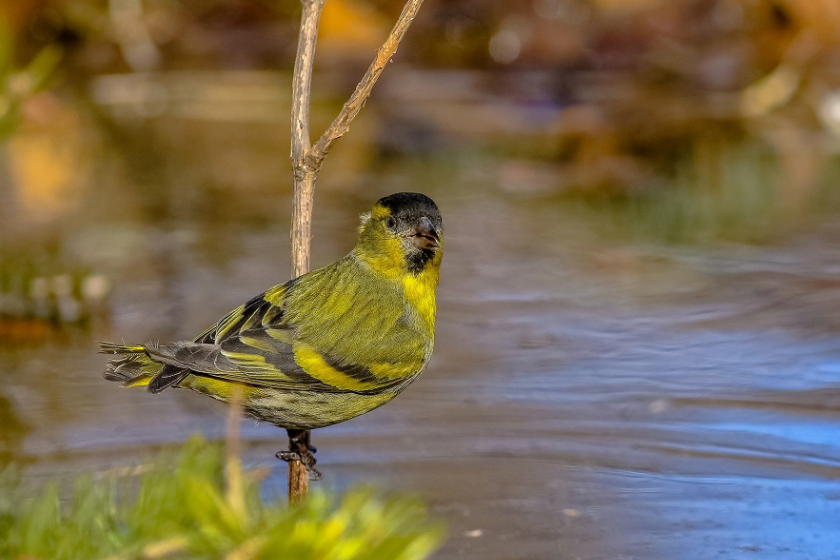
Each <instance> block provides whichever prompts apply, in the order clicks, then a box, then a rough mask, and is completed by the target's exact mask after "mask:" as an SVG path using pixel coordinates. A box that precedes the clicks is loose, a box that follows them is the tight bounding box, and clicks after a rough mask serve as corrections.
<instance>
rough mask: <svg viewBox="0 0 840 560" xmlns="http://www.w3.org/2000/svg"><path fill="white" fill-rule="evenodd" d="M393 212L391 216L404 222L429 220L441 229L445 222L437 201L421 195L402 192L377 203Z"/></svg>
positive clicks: (381, 199)
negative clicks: (425, 218)
mask: <svg viewBox="0 0 840 560" xmlns="http://www.w3.org/2000/svg"><path fill="white" fill-rule="evenodd" d="M377 204H378V205H379V206H383V207H385V208H387V209H388V210H390V211H391V214H392V215H394V216H398V217H400V218H402V219H404V220H413V219H419V218H421V217H423V216H425V217H427V218H429V219H430V220H431V221H432V223H433V224H434V225H435V227H438V228H440V227H441V226H442V225H443V220H442V218H441V216H440V210H438V207H437V204H435V201H434V200H432V199H431V198H429V197H428V196H426V195H425V194H421V193H413V192H400V193H394V194H391V195H388V196H386V197H383V198H380V199H379V201H378V202H377Z"/></svg>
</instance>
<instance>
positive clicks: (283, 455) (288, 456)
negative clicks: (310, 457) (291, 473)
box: [275, 451, 300, 463]
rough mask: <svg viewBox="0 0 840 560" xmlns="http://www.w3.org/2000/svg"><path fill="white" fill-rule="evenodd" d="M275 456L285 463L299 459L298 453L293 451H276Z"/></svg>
mask: <svg viewBox="0 0 840 560" xmlns="http://www.w3.org/2000/svg"><path fill="white" fill-rule="evenodd" d="M275 457H277V458H278V459H280V460H281V461H286V462H287V463H289V462H291V461H300V455H298V454H297V453H296V452H295V451H278V452H277V455H275Z"/></svg>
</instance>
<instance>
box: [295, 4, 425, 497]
mask: <svg viewBox="0 0 840 560" xmlns="http://www.w3.org/2000/svg"><path fill="white" fill-rule="evenodd" d="M325 1H326V0H301V4H302V6H303V13H302V15H301V22H300V36H299V38H298V49H297V57H296V58H295V69H294V77H293V80H292V94H293V98H292V154H291V155H292V169H293V171H294V179H295V195H294V209H293V212H292V278H297V277H298V276H300V275H302V274H305V273H306V272H308V271H309V254H310V238H311V232H312V207H313V203H314V199H315V180H316V179H317V177H318V172H319V171H320V170H321V164H322V163H323V161H324V158H325V157H326V156H327V153H329V151H330V148H331V147H332V145H333V143H335V141H336V140H338V139H339V138H341V137H342V136H343V135H344V134H345V133H346V132H347V131H348V130H349V129H350V123H351V122H352V121H353V119H355V118H356V115H358V114H359V111H361V109H362V107H364V105H365V102H366V101H367V99H368V97H370V93H371V91H372V90H373V86H374V84H375V83H376V81H377V80H378V79H379V76H380V75H381V74H382V71H383V70H384V69H385V66H386V65H387V64H388V62H390V61H391V57H392V56H394V54H395V53H396V52H397V47H398V46H399V44H400V41H402V39H403V37H404V36H405V33H406V31H408V27H409V26H410V25H411V22H412V21H414V17H415V16H416V15H417V11H418V10H419V9H420V6H421V5H422V4H423V0H408V2H406V4H405V7H404V8H403V11H402V13H401V14H400V17H399V19H398V20H397V23H396V24H395V25H394V28H393V29H392V30H391V33H390V34H389V35H388V39H387V40H386V41H385V43H384V44H383V45H382V47H380V48H379V50H377V51H376V58H375V59H374V61H373V62H372V63H371V65H370V67H368V69H367V72H365V75H364V76H363V77H362V80H361V81H360V82H359V85H357V86H356V89H355V90H354V91H353V94H352V95H351V96H350V99H349V100H348V101H347V103H345V104H344V107H343V108H342V109H341V112H340V113H339V114H338V116H337V117H336V118H335V120H334V121H333V122H332V124H331V125H330V127H329V128H328V129H327V130H326V132H324V134H322V135H321V137H320V138H319V139H318V141H317V142H316V143H315V145H314V146H313V145H312V144H311V143H310V142H311V139H310V136H309V100H310V92H311V86H312V65H313V63H314V60H315V43H316V41H317V37H318V22H319V21H320V18H321V11H322V10H323V9H324V2H325ZM290 448H291V446H290ZM308 485H309V474H308V472H307V471H306V468H304V466H303V464H302V463H301V462H300V461H290V462H289V502H290V503H292V504H297V503H300V502H301V501H303V498H304V497H305V496H306V492H307V489H308Z"/></svg>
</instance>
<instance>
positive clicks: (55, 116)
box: [0, 0, 840, 239]
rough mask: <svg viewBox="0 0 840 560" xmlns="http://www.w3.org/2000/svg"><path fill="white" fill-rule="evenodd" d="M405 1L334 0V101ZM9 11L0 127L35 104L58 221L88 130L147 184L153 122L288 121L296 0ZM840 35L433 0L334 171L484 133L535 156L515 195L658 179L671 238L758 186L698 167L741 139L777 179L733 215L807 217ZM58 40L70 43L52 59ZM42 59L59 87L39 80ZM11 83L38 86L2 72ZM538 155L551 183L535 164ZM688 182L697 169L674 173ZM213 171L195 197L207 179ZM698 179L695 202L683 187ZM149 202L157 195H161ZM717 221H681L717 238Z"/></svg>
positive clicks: (728, 2)
mask: <svg viewBox="0 0 840 560" xmlns="http://www.w3.org/2000/svg"><path fill="white" fill-rule="evenodd" d="M401 7H402V1H401V0H330V1H329V2H327V4H326V9H325V12H324V19H323V25H322V27H321V36H320V38H319V57H318V61H319V64H318V65H317V67H316V72H317V73H318V74H319V79H320V80H321V82H322V83H319V85H318V88H317V90H318V92H326V93H327V95H326V98H328V100H329V103H331V104H332V105H334V106H335V107H337V104H338V103H340V102H341V101H343V99H344V98H345V96H346V94H347V92H348V91H349V90H350V88H352V86H353V84H354V83H355V80H356V79H357V78H358V76H359V74H360V72H361V70H362V69H363V68H364V67H365V66H366V65H367V64H368V63H369V60H370V54H371V52H372V50H373V49H374V48H376V46H377V45H378V44H379V42H380V41H381V40H382V38H383V37H384V36H385V35H386V33H387V30H388V28H389V26H390V25H391V23H392V22H393V18H394V17H395V15H396V13H397V12H398V11H399V10H400V8H401ZM0 12H4V13H3V15H2V16H0V17H3V18H4V21H6V22H7V23H6V26H5V28H4V29H2V30H0V38H2V41H3V44H4V45H5V47H4V48H3V49H2V53H0V54H2V56H0V62H2V61H3V60H6V62H5V63H3V64H0V77H2V75H3V74H2V73H3V72H5V73H6V74H7V76H6V79H5V80H4V83H6V84H7V85H6V86H5V87H6V89H5V90H3V91H5V93H0V98H2V99H4V100H5V104H6V106H8V107H9V109H7V110H6V114H7V119H11V120H9V122H12V121H14V122H18V121H23V122H21V126H20V127H19V134H18V135H17V137H16V138H15V140H14V141H13V142H12V143H10V145H9V147H8V150H7V152H8V153H7V156H6V157H7V158H8V162H7V164H6V167H7V168H8V171H7V174H9V175H10V176H11V179H12V180H13V181H14V182H15V183H18V185H17V192H16V193H15V196H16V197H17V201H18V204H19V205H21V206H22V207H23V208H24V210H27V211H31V212H33V213H38V214H40V215H42V216H46V217H47V218H56V217H59V216H60V214H61V212H59V211H58V210H56V209H57V208H59V207H60V206H61V205H62V204H64V205H65V206H66V205H68V203H67V202H66V200H69V199H70V198H71V197H68V196H67V194H68V193H70V192H74V193H76V192H77V193H84V192H86V191H87V190H88V189H89V186H90V182H91V177H90V175H91V173H92V171H91V169H90V168H89V165H90V164H89V162H90V160H91V152H93V151H95V150H97V149H98V147H97V146H98V144H97V142H101V143H103V144H105V145H114V146H122V147H123V148H125V150H126V152H127V153H126V159H127V165H128V166H129V167H131V168H133V169H134V170H137V172H138V173H140V174H144V175H146V176H148V180H147V181H145V184H144V185H143V190H144V191H148V192H149V193H151V192H152V189H160V186H159V185H160V180H159V176H160V174H161V173H162V172H161V171H158V170H159V169H161V168H165V165H166V162H168V161H171V160H172V159H174V157H175V156H178V157H180V158H181V160H188V159H192V158H193V157H194V155H193V154H192V153H179V152H177V151H173V152H172V153H167V149H168V148H167V147H163V148H161V147H159V146H161V145H163V143H164V142H165V140H164V139H162V138H159V137H158V138H155V140H154V142H144V141H140V140H138V139H139V138H143V139H145V138H147V137H148V136H149V135H150V131H154V130H158V129H157V127H156V125H155V122H156V121H158V120H162V119H163V120H167V121H169V123H168V126H173V123H174V122H175V121H178V122H185V121H189V122H190V123H191V125H190V126H193V125H195V124H196V123H197V122H201V121H203V122H216V121H218V120H219V119H220V118H225V119H227V120H229V121H239V122H255V123H262V124H266V125H268V126H271V127H275V128H277V129H279V130H285V129H286V128H287V127H286V126H285V125H284V124H283V123H282V122H281V121H280V119H279V116H278V115H280V116H284V117H285V114H286V112H278V111H277V109H276V108H277V107H278V106H280V105H281V104H284V103H287V102H288V100H287V99H286V98H285V97H284V95H286V93H287V91H288V84H287V83H286V82H285V81H284V80H285V79H286V78H287V77H288V72H289V70H290V68H291V63H292V60H293V53H294V47H295V44H296V34H297V25H298V17H299V5H298V3H297V2H268V1H265V0H250V1H249V0H210V1H198V0H145V1H144V2H138V1H136V0H76V1H72V2H70V1H66V0H37V1H35V0H33V1H31V2H20V3H12V4H7V5H5V6H4V7H3V8H0ZM838 37H840V4H838V3H837V2H835V1H834V0H677V1H672V0H530V1H527V2H503V1H501V0H495V1H486V0H467V1H464V2H442V3H434V4H430V5H429V6H427V7H424V11H423V13H422V16H421V17H420V18H418V21H417V22H416V23H415V25H414V26H413V28H412V32H411V33H410V34H409V36H408V38H407V41H406V44H405V46H404V48H402V49H401V50H400V57H401V59H403V60H404V62H406V64H403V65H401V66H400V68H398V69H395V72H394V75H393V76H390V77H389V78H388V79H387V80H385V81H384V82H383V84H382V85H381V86H380V87H379V88H378V90H377V94H376V95H377V99H378V101H377V107H376V109H375V110H374V111H372V114H373V115H374V116H373V117H368V118H378V119H379V121H380V122H379V125H378V127H379V130H378V131H377V130H374V131H370V130H365V128H364V127H365V124H364V121H360V123H359V124H358V125H357V127H356V130H355V131H354V132H355V135H354V136H355V137H356V138H355V139H354V138H351V137H350V136H348V140H346V141H343V145H347V144H348V143H351V142H355V143H356V144H355V151H354V152H353V153H352V154H349V155H346V157H345V158H344V159H343V160H341V161H340V162H339V163H336V164H335V165H337V166H339V165H340V166H342V167H344V168H345V170H344V173H342V174H341V176H342V177H352V176H356V175H358V174H360V173H364V172H365V170H366V169H367V168H369V167H371V166H375V165H380V164H381V158H382V157H387V156H394V155H397V156H399V155H405V154H411V155H416V154H428V153H434V154H446V153H449V152H451V150H452V149H453V146H459V147H463V146H465V145H466V146H477V147H479V148H480V149H489V150H490V151H491V153H493V154H498V156H499V159H511V160H521V161H522V162H524V164H525V165H527V164H528V163H529V162H535V163H536V164H537V165H538V166H540V169H541V171H539V172H538V173H537V175H539V176H540V177H539V180H538V181H537V183H538V184H537V185H536V186H535V185H534V184H533V183H532V182H530V179H532V178H533V174H531V173H525V174H524V175H522V176H520V177H513V180H511V181H507V184H506V185H505V186H504V188H505V189H506V190H509V191H516V192H519V193H521V194H531V193H533V192H534V191H541V192H545V193H547V194H570V193H571V194H572V195H573V196H574V197H575V198H580V197H589V198H590V199H591V200H590V202H591V203H592V204H593V205H599V204H601V203H602V202H608V203H609V204H606V205H604V206H602V208H603V209H604V210H606V211H607V212H608V214H609V213H612V212H614V210H616V209H617V208H619V207H621V203H622V201H629V202H631V203H632V204H631V205H632V206H634V207H635V206H636V205H637V203H638V205H641V206H648V202H649V201H650V200H651V198H652V197H654V196H656V195H657V194H661V195H662V196H663V197H664V198H665V199H667V200H665V201H663V202H662V203H661V204H659V205H658V209H657V210H656V211H655V213H656V214H657V215H659V214H663V213H667V212H668V211H669V210H668V209H669V208H674V209H675V211H676V212H677V214H676V215H674V216H670V217H668V218H662V220H664V222H662V220H660V219H659V218H656V219H655V220H654V222H662V223H671V225H667V226H666V229H667V230H668V232H666V233H665V235H664V237H667V238H669V239H673V238H674V236H673V235H672V234H671V232H672V230H673V228H674V227H677V226H675V225H674V223H675V222H680V223H683V224H694V223H698V224H699V223H700V222H704V223H705V222H707V221H708V220H709V219H711V220H712V221H721V222H727V223H728V222H731V221H732V219H733V211H732V209H731V208H730V209H728V210H726V211H725V212H724V213H725V214H727V215H726V216H720V217H716V218H703V219H699V221H698V219H695V218H689V217H688V215H687V214H685V213H684V212H682V211H681V210H677V208H678V207H682V206H685V205H686V204H694V205H697V206H698V209H697V210H696V212H700V213H705V214H709V213H714V212H716V211H717V209H718V206H715V203H712V202H710V200H711V199H714V198H716V197H717V196H718V195H717V194H716V193H719V192H723V191H726V192H730V191H732V190H733V189H734V190H738V189H740V188H743V189H744V193H742V194H740V195H734V194H733V196H734V199H733V198H732V197H730V198H728V199H727V200H726V201H721V204H722V205H725V204H729V203H732V204H742V203H750V204H752V203H753V202H758V201H759V198H761V197H758V198H757V197H756V196H755V189H754V188H753V186H755V185H749V184H744V185H743V186H739V185H738V184H731V181H732V177H731V173H729V172H723V173H722V174H720V175H718V176H714V174H708V173H701V174H700V175H698V174H696V173H693V172H686V169H694V170H696V169H698V167H699V166H701V165H704V164H706V163H707V161H705V160H703V159H702V158H701V159H697V157H696V156H697V154H698V153H699V152H702V151H704V150H706V149H707V147H708V146H710V145H712V144H714V143H718V144H719V146H720V147H721V148H727V149H728V148H733V149H734V154H744V153H750V152H751V151H754V150H755V148H754V147H755V146H758V149H759V150H760V151H762V152H764V153H766V156H765V155H762V159H767V160H774V161H773V163H772V165H774V166H775V167H776V170H777V175H776V177H777V179H778V180H777V182H778V184H776V185H774V186H773V187H772V189H769V192H770V195H771V196H773V197H775V199H774V201H772V203H768V204H764V203H762V204H764V205H763V206H761V205H760V207H758V208H755V209H750V210H746V211H744V212H735V213H736V214H739V215H742V216H743V217H745V218H746V217H747V216H750V215H752V214H754V213H755V212H761V211H762V208H764V209H767V208H770V207H773V212H775V213H779V214H783V213H784V211H785V207H786V206H788V205H790V206H791V207H792V208H793V209H794V213H796V212H800V211H801V210H802V209H803V208H807V207H809V206H811V207H813V206H814V205H816V204H821V203H822V198H821V194H820V189H821V188H822V186H823V185H825V183H826V177H827V173H829V170H830V169H831V168H833V167H834V160H836V159H837V157H838V152H840V149H838V146H840V65H838V60H840V39H838ZM57 53H63V58H61V59H60V63H59V59H58V58H57V56H58V55H57ZM3 68H5V70H3ZM12 68H14V69H15V70H14V71H12V70H10V69H12ZM200 71H201V72H200ZM270 73H275V74H276V76H277V77H278V79H273V78H270V77H269V76H270V75H271V74H270ZM30 74H31V76H32V77H31V78H29V79H27V80H22V79H21V76H27V75H30ZM50 75H53V76H55V77H56V79H55V80H54V81H53V83H55V84H57V85H58V87H56V88H55V89H54V90H53V91H52V93H51V94H50V95H46V96H45V95H35V93H36V92H37V91H38V89H39V88H41V87H43V85H44V84H45V83H46V82H45V77H47V76H50ZM21 82H27V83H29V84H31V86H28V87H27V88H21V87H20V86H14V87H12V86H11V85H9V84H19V83H21ZM10 92H11V93H10ZM320 95H322V94H321V93H319V96H320ZM323 103H324V100H323V99H321V98H319V99H316V107H314V112H315V117H314V118H315V119H316V121H317V120H318V119H323V118H325V117H324V116H323V115H326V118H328V117H329V116H331V115H332V114H333V112H334V109H335V107H330V108H328V110H325V107H323V106H322V105H323ZM0 105H2V103H0ZM12 108H13V109H12ZM0 112H2V111H0ZM12 115H14V117H12ZM138 123H139V124H138ZM89 127H92V128H93V129H96V130H98V131H99V136H100V138H99V139H98V140H97V139H91V138H89V137H86V136H85V134H87V133H86V132H84V131H86V130H88V128H89ZM175 128H177V127H175ZM197 128H198V130H195V131H194V132H195V136H196V137H197V138H198V139H199V143H193V142H191V143H190V149H192V150H195V149H198V148H199V147H200V142H208V143H209V142H213V141H216V142H218V138H216V139H214V138H211V137H210V132H209V131H208V130H204V129H201V128H200V127H197ZM6 130H11V128H9V126H8V125H7V127H6ZM167 134H169V133H167ZM178 134H186V133H184V132H178ZM263 134H265V133H264V132H263ZM156 136H160V134H159V133H158V134H157V135H156ZM57 140H58V141H57ZM170 141H171V140H170ZM278 141H279V142H285V138H278ZM174 142H175V143H176V144H177V140H176V141H174ZM150 145H154V146H158V147H157V148H156V147H154V146H151V147H150ZM138 147H139V150H138ZM174 148H176V150H177V149H178V148H181V149H184V148H182V147H181V146H180V144H179V145H176V146H174ZM227 149H228V150H229V149H230V148H227ZM248 149H249V150H250V153H249V155H248V156H247V157H253V154H254V148H253V147H251V148H248ZM458 149H463V148H458ZM216 150H217V152H218V153H222V152H223V150H224V149H223V148H218V147H217V148H216ZM342 153H345V154H347V153H348V152H343V151H342V150H337V151H336V156H335V157H336V158H341V157H342V155H341V154H342ZM138 154H139V155H138ZM2 157H3V153H2V150H0V159H2ZM202 157H204V156H202ZM244 157H246V156H245V155H239V156H235V155H234V154H225V157H224V158H218V159H219V161H220V162H222V163H223V165H218V166H213V161H212V160H213V159H216V158H208V161H207V162H206V165H205V166H204V167H205V168H206V169H207V171H206V172H204V174H205V175H207V176H206V177H204V176H202V177H201V180H202V181H204V182H206V183H207V184H208V185H210V184H211V183H216V184H218V183H225V184H223V185H221V188H222V190H224V189H228V188H231V189H240V190H241V189H246V188H248V187H247V186H246V185H245V183H246V182H247V181H249V180H252V179H253V178H254V174H253V173H248V172H247V170H248V169H250V168H249V167H248V166H245V165H240V166H236V165H230V164H229V162H231V161H238V160H241V159H242V158H244ZM728 159H732V158H728ZM47 162H49V163H47ZM2 163H3V162H2V161H0V175H1V174H2V172H3V164H2ZM727 165H728V164H727ZM737 165H739V166H741V167H743V166H750V165H752V163H750V162H749V161H748V162H744V163H743V164H737ZM47 166H49V168H50V172H49V173H47V172H45V171H44V169H45V168H46V167H47ZM199 167H200V166H199ZM521 168H522V166H521ZM230 170H234V171H235V173H230ZM347 171H350V172H351V173H348V172H347ZM199 172H201V171H199ZM546 172H548V173H550V174H551V175H552V177H553V179H552V180H551V181H546V180H544V179H543V176H544V175H546ZM226 174H230V175H231V176H230V177H228V176H227V175H226ZM0 178H1V177H0ZM693 178H696V179H698V181H699V182H698V183H696V184H694V185H692V186H691V188H684V187H685V185H686V182H687V181H691V180H692V179H693ZM325 180H326V179H325ZM329 180H336V181H338V182H339V183H341V182H342V181H344V182H347V183H349V182H350V181H349V180H347V179H332V178H330V179H329ZM749 180H752V181H753V182H755V181H754V179H749ZM541 181H542V183H544V184H543V185H542V186H541V185H540V184H539V183H540V182H541ZM227 183H230V185H228V184H227ZM217 186H218V185H212V188H210V187H208V189H207V191H208V192H207V193H204V195H202V197H198V198H199V199H207V198H208V197H211V196H215V195H216V194H218V188H217ZM763 188H764V187H762V189H763ZM0 190H2V189H0ZM672 191H673V192H672ZM733 192H734V191H733ZM750 193H753V194H750ZM695 194H696V195H698V196H699V197H700V198H699V199H698V200H696V201H692V202H689V201H688V199H686V198H685V197H686V196H689V197H691V196H694V195H695ZM2 196H3V193H2V192H0V198H2ZM138 196H144V195H143V194H142V193H141V194H139V195H138ZM762 196H764V195H762ZM147 198H149V199H153V200H155V201H158V202H157V204H158V206H160V207H161V208H165V207H166V205H165V204H162V203H161V202H160V201H164V200H165V196H164V195H161V193H158V192H157V191H155V194H154V195H149V196H148V197H147ZM676 199H685V202H684V203H679V204H677V203H676V202H675V200H676ZM765 202H767V201H765ZM593 207H594V206H593ZM719 207H720V208H722V206H719ZM156 208H157V207H156ZM699 208H703V210H700V209H699ZM634 212H636V210H634V209H632V208H631V209H630V213H629V214H628V217H633V216H634ZM692 212H695V211H694V210H692ZM696 212H695V213H696ZM65 213H66V212H65ZM155 213H156V215H157V214H161V213H162V211H160V208H158V210H156V211H155ZM164 213H165V212H164ZM774 218H775V216H771V215H770V214H767V213H766V212H764V213H763V214H762V220H767V219H774ZM749 219H752V218H749ZM678 227H680V228H682V227H683V226H678ZM717 229H719V228H717V227H711V228H706V227H705V226H703V231H702V232H699V233H698V235H695V236H692V235H688V236H677V237H684V238H686V239H690V238H692V237H695V238H704V239H705V238H708V237H709V232H711V231H714V230H717ZM751 237H756V236H754V235H751Z"/></svg>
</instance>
